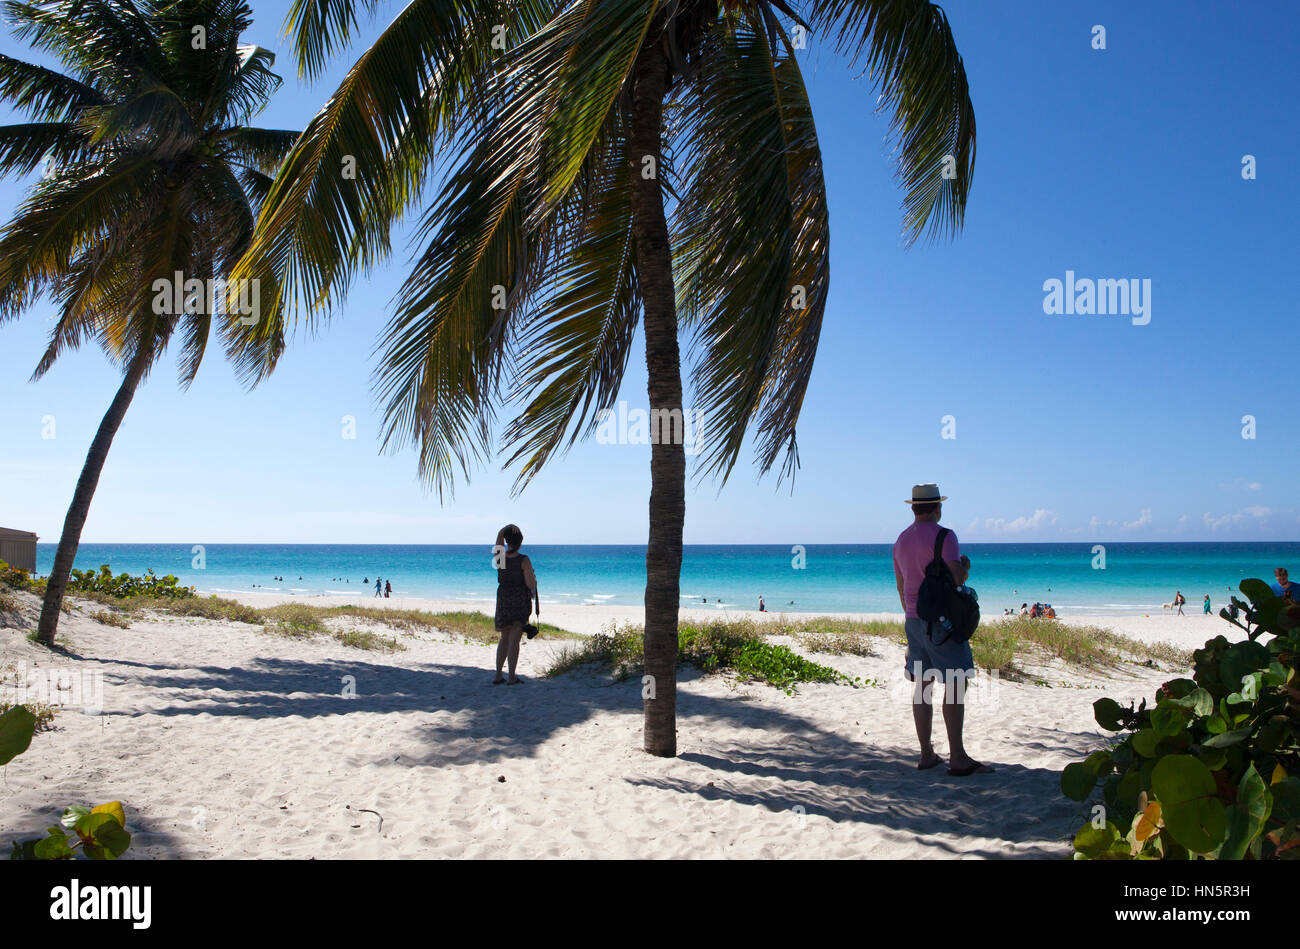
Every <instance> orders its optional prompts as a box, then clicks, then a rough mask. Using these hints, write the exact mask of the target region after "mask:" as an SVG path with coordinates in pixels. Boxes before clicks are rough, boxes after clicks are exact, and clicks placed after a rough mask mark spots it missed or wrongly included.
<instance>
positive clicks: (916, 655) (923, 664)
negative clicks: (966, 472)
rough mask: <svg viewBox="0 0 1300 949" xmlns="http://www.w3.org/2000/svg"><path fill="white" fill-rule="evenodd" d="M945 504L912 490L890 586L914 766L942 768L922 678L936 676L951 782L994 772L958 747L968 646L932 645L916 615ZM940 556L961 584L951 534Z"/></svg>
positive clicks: (928, 488)
mask: <svg viewBox="0 0 1300 949" xmlns="http://www.w3.org/2000/svg"><path fill="white" fill-rule="evenodd" d="M946 500H948V499H947V498H946V497H944V496H942V495H940V494H939V486H938V485H936V484H918V485H914V486H913V488H912V499H911V500H910V501H907V502H905V503H906V504H909V505H911V508H912V516H913V522H912V525H911V526H910V527H908V528H907V529H906V530H904V531H903V532H902V533H901V534H899V535H898V540H896V541H895V542H894V582H895V583H896V585H897V587H898V602H899V603H901V604H902V606H903V613H904V614H905V617H906V619H905V621H904V624H903V625H904V630H905V632H906V634H907V653H906V658H905V660H904V668H903V674H904V675H906V676H907V678H908V679H910V680H911V681H913V682H915V683H916V688H915V690H914V691H913V695H912V719H913V722H914V724H915V725H916V738H917V741H918V743H919V744H920V746H921V760H920V761H918V762H917V765H916V767H917V769H918V770H921V771H925V770H927V769H929V768H933V767H935V766H936V765H938V764H941V763H942V759H941V758H940V757H939V756H938V755H937V754H935V751H934V746H933V745H932V744H931V742H930V728H931V723H932V721H933V718H934V708H933V706H931V704H930V703H929V702H927V701H926V698H925V692H926V689H925V686H924V682H925V681H926V680H927V679H928V680H931V681H933V680H935V679H936V678H939V677H941V678H942V680H943V682H944V683H945V688H944V703H943V723H944V727H945V728H946V730H947V732H948V751H949V760H948V773H949V774H950V775H952V776H953V777H965V776H967V775H970V774H985V773H987V772H989V771H992V770H993V769H992V768H990V767H988V766H987V765H983V764H980V763H979V762H978V761H976V760H975V759H974V758H972V757H971V756H970V755H968V754H967V753H966V748H965V746H964V745H963V744H962V728H963V726H964V724H965V718H966V706H965V701H964V692H965V687H966V680H967V679H969V678H970V677H973V676H974V675H975V661H974V659H973V658H972V656H971V648H970V642H969V641H968V642H963V643H959V642H956V641H955V640H953V639H949V638H944V639H943V640H941V641H939V640H937V637H936V636H935V632H936V627H937V624H934V623H929V622H926V621H925V620H923V619H921V618H920V617H919V616H918V615H917V612H916V598H917V594H918V593H919V592H920V589H921V581H922V580H923V579H924V578H925V568H926V565H927V564H929V563H930V561H931V560H933V559H934V547H935V542H936V541H937V540H938V537H939V531H940V530H941V528H940V526H939V519H940V518H941V517H942V516H943V502H944V501H946ZM941 555H942V557H943V560H944V561H945V562H946V563H947V565H948V569H949V570H950V571H951V572H952V577H953V580H954V581H956V582H957V583H959V584H960V583H965V582H966V578H967V575H968V574H969V570H968V569H967V567H966V566H965V564H963V562H962V559H961V550H960V549H959V547H958V544H957V535H956V534H954V533H952V532H951V531H950V532H949V533H948V534H947V536H946V537H945V538H944V542H943V549H942V551H941ZM918 672H919V673H920V675H919V676H918V675H917V673H918ZM918 679H919V680H920V681H918ZM935 687H937V686H931V688H935Z"/></svg>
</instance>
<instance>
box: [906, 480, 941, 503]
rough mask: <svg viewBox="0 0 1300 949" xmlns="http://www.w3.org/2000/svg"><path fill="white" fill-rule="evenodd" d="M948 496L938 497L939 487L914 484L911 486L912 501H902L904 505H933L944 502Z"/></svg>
mask: <svg viewBox="0 0 1300 949" xmlns="http://www.w3.org/2000/svg"><path fill="white" fill-rule="evenodd" d="M946 500H948V496H947V495H946V494H945V495H943V496H940V494H939V486H938V485H937V484H914V485H912V500H910V501H904V502H903V503H904V504H934V503H936V502H938V501H946Z"/></svg>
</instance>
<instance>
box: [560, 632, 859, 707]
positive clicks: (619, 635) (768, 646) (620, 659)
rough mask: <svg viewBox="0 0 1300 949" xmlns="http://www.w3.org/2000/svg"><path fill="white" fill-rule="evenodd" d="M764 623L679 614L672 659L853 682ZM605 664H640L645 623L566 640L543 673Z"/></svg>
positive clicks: (705, 667)
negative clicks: (776, 638)
mask: <svg viewBox="0 0 1300 949" xmlns="http://www.w3.org/2000/svg"><path fill="white" fill-rule="evenodd" d="M765 625H766V624H759V623H755V622H754V621H753V620H748V619H738V620H732V619H717V620H707V621H704V622H692V621H689V620H683V621H681V622H679V623H678V627H677V662H678V663H679V664H680V665H690V666H694V667H695V668H697V669H699V670H701V671H702V672H706V673H712V672H724V671H728V672H733V673H735V674H736V675H737V676H738V677H739V678H741V679H747V680H752V681H760V682H766V683H768V684H769V685H773V686H776V687H777V688H779V689H784V690H785V691H786V692H792V691H793V690H794V687H795V685H796V684H797V683H799V682H842V683H845V684H849V685H857V684H858V683H857V681H856V680H854V679H852V678H851V677H849V676H846V675H844V674H843V673H841V672H839V671H837V670H835V669H832V668H830V667H829V666H823V665H820V664H819V663H816V662H813V661H812V660H810V659H808V658H806V657H804V656H801V655H799V654H798V653H797V652H795V651H794V650H792V649H790V648H789V647H787V646H783V645H779V644H776V643H772V642H769V641H768V640H767V635H768V631H767V630H766V629H765V628H764V626H765ZM593 664H594V665H596V666H598V667H600V668H606V669H609V670H610V671H611V672H612V673H613V674H614V675H615V676H616V677H617V678H619V679H625V678H627V677H629V676H633V675H637V676H639V675H641V674H642V673H643V672H644V670H645V628H644V627H642V626H639V625H635V624H631V623H628V624H624V625H621V626H620V625H617V624H615V625H611V626H609V627H607V628H606V629H605V630H603V631H601V632H599V633H597V634H595V635H594V636H589V637H587V638H586V639H584V640H582V641H580V642H577V643H573V644H571V645H569V646H566V647H565V648H564V649H563V650H562V651H561V652H560V654H559V655H558V656H556V658H555V659H554V661H553V662H552V663H551V665H550V666H549V667H547V669H546V671H545V674H546V675H547V676H557V675H562V674H564V673H566V672H570V671H572V670H574V669H578V668H580V667H582V666H586V665H593Z"/></svg>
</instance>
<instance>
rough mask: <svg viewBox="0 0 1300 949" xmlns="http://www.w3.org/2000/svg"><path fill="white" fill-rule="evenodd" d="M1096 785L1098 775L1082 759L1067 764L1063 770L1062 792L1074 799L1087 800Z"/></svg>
mask: <svg viewBox="0 0 1300 949" xmlns="http://www.w3.org/2000/svg"><path fill="white" fill-rule="evenodd" d="M1096 785H1097V777H1096V775H1094V774H1093V773H1092V772H1091V771H1089V770H1088V767H1087V765H1085V764H1084V763H1083V762H1082V761H1075V762H1072V763H1071V764H1067V765H1066V766H1065V770H1064V771H1062V772H1061V793H1062V794H1064V795H1065V796H1066V797H1068V798H1069V799H1070V800H1072V801H1086V800H1087V799H1088V795H1089V794H1091V793H1092V789H1093V788H1094V787H1096Z"/></svg>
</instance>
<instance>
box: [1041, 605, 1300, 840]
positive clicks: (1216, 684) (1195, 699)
mask: <svg viewBox="0 0 1300 949" xmlns="http://www.w3.org/2000/svg"><path fill="white" fill-rule="evenodd" d="M1241 592H1242V593H1243V594H1245V595H1246V596H1247V597H1248V598H1249V600H1250V604H1249V605H1247V604H1246V603H1243V602H1242V601H1240V600H1238V599H1237V598H1236V597H1233V599H1232V603H1233V605H1234V606H1235V607H1236V608H1237V609H1239V610H1245V620H1246V622H1245V623H1244V624H1243V623H1239V622H1237V621H1236V620H1234V619H1232V618H1231V616H1230V614H1229V612H1228V610H1226V609H1225V610H1223V611H1221V612H1220V614H1219V615H1220V616H1221V617H1223V618H1224V619H1225V620H1227V621H1228V622H1231V623H1233V624H1234V625H1237V626H1239V627H1241V628H1242V629H1243V630H1245V631H1246V634H1247V638H1246V639H1245V640H1244V641H1241V642H1237V643H1230V642H1229V641H1228V640H1227V638H1225V637H1223V636H1216V637H1215V638H1214V639H1211V640H1209V641H1208V642H1206V644H1205V646H1204V647H1203V648H1201V649H1198V650H1196V652H1194V653H1193V654H1192V660H1193V663H1194V671H1193V676H1192V678H1191V679H1172V680H1170V681H1169V682H1166V683H1164V685H1162V686H1161V688H1160V691H1159V692H1158V693H1156V695H1155V697H1154V702H1153V704H1152V705H1150V706H1148V704H1147V702H1146V700H1145V699H1143V700H1142V703H1141V704H1140V705H1138V706H1137V707H1134V706H1133V705H1132V704H1130V705H1129V706H1128V707H1127V708H1124V707H1122V706H1120V705H1119V703H1118V702H1116V701H1115V700H1113V699H1109V698H1104V699H1100V700H1098V701H1097V702H1096V703H1094V705H1093V710H1094V714H1095V716H1096V719H1097V723H1098V724H1099V725H1101V726H1102V727H1103V728H1105V729H1107V730H1109V731H1113V732H1119V731H1126V732H1128V734H1127V735H1125V736H1124V737H1123V738H1122V739H1121V740H1120V741H1119V742H1117V743H1116V744H1115V745H1114V746H1113V747H1112V748H1110V749H1109V750H1107V751H1097V752H1094V753H1093V754H1091V755H1089V756H1088V758H1087V760H1085V761H1082V762H1075V763H1072V764H1069V765H1067V766H1066V768H1065V770H1064V772H1063V773H1062V775H1061V790H1062V791H1063V792H1064V793H1065V794H1066V796H1068V797H1070V798H1072V799H1074V800H1076V801H1086V800H1087V799H1088V797H1089V796H1090V795H1091V794H1092V792H1093V790H1094V788H1095V787H1096V785H1097V783H1098V782H1099V781H1101V782H1102V796H1103V800H1104V808H1103V810H1102V811H1101V812H1099V813H1098V816H1097V818H1096V819H1095V820H1094V821H1092V822H1090V823H1088V824H1087V825H1085V826H1084V827H1083V828H1081V829H1080V830H1079V832H1078V833H1077V834H1076V835H1075V838H1074V848H1075V857H1076V858H1077V859H1097V858H1100V859H1130V858H1139V859H1189V858H1196V857H1210V858H1217V859H1223V860H1229V859H1230V860H1239V859H1242V858H1252V859H1276V858H1282V859H1288V858H1289V859H1296V858H1300V832H1298V826H1300V678H1298V677H1297V671H1296V670H1297V662H1296V655H1297V652H1300V605H1295V604H1292V603H1290V602H1289V601H1285V600H1282V599H1280V598H1278V597H1275V596H1274V595H1273V592H1272V590H1270V589H1269V587H1268V584H1266V583H1264V582H1263V581H1262V580H1243V581H1242V583H1241ZM1266 634H1271V636H1272V638H1271V639H1270V640H1269V641H1268V642H1267V643H1265V642H1263V641H1262V638H1263V637H1264V636H1265V635H1266Z"/></svg>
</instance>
